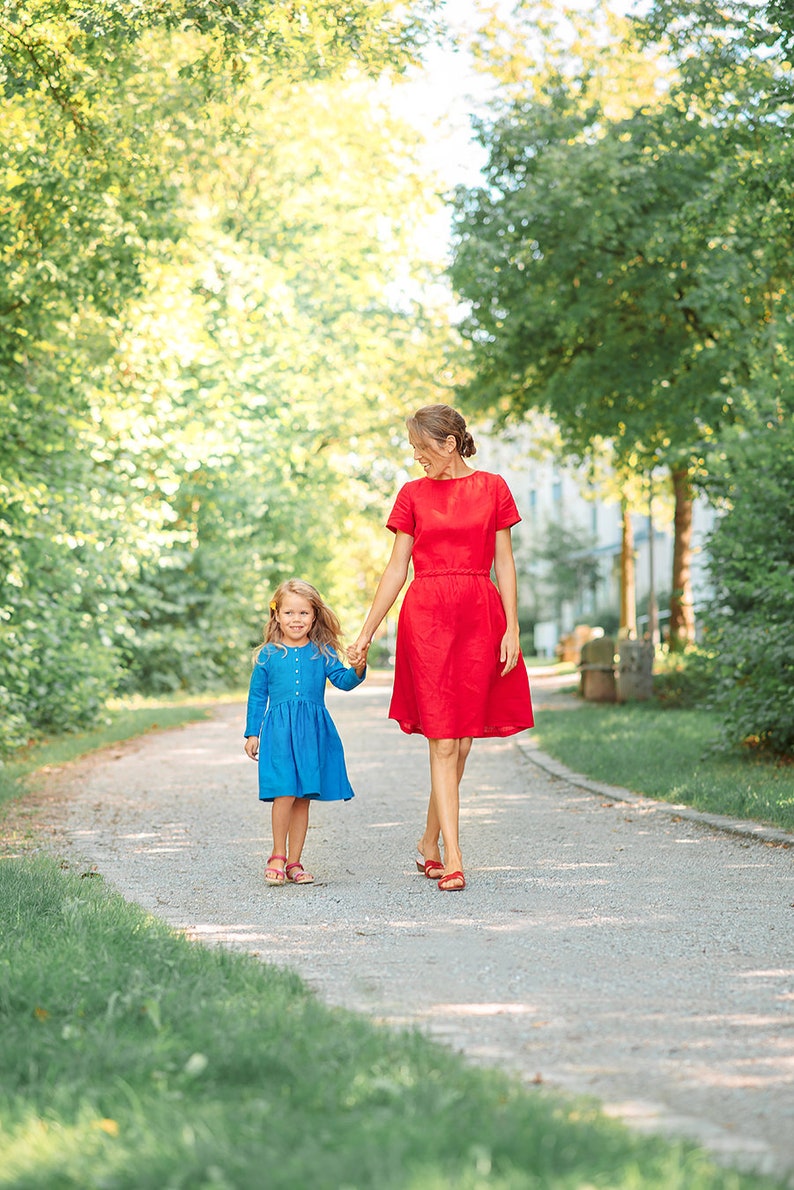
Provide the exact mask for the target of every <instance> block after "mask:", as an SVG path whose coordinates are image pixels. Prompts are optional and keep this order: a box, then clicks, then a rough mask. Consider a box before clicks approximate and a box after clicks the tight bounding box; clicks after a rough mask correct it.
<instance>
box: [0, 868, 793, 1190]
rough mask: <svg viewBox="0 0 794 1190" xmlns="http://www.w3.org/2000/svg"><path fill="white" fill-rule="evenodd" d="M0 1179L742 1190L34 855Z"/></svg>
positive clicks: (2, 885) (684, 1151) (6, 882)
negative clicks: (337, 1003) (326, 999)
mask: <svg viewBox="0 0 794 1190" xmlns="http://www.w3.org/2000/svg"><path fill="white" fill-rule="evenodd" d="M0 914H1V916H2V922H3V928H2V935H1V936H0V1032H1V1035H2V1049H3V1061H2V1064H1V1068H0V1186H13V1187H15V1188H16V1190H28V1188H30V1190H33V1188H36V1190H61V1188H64V1190H65V1188H67V1187H68V1188H78V1187H79V1190H91V1188H95V1187H96V1188H98V1187H103V1188H106V1190H124V1188H129V1190H180V1188H185V1190H198V1188H206V1190H210V1188H211V1190H228V1188H234V1190H249V1188H250V1190H259V1188H260V1187H264V1186H267V1187H272V1188H273V1190H282V1188H283V1190H293V1188H295V1187H303V1186H305V1187H312V1188H313V1190H341V1188H343V1187H348V1188H358V1187H362V1188H363V1187H373V1188H374V1187H377V1188H378V1190H390V1188H392V1187H395V1188H396V1187H399V1188H401V1190H414V1188H415V1190H420V1188H421V1190H443V1188H451V1187H455V1188H456V1190H475V1188H485V1187H489V1188H490V1187H493V1188H497V1190H522V1188H524V1187H526V1188H541V1187H553V1188H554V1190H582V1188H583V1187H585V1186H587V1187H594V1188H597V1187H604V1188H607V1187H609V1188H610V1190H676V1188H680V1190H711V1188H720V1190H751V1188H753V1190H761V1188H762V1187H772V1186H775V1185H779V1183H775V1182H773V1181H771V1180H768V1179H764V1178H760V1177H754V1176H750V1175H742V1174H739V1173H737V1172H733V1171H729V1170H725V1169H722V1168H720V1167H718V1166H716V1165H715V1164H713V1163H712V1161H711V1160H710V1158H709V1157H708V1156H707V1155H706V1154H705V1153H704V1152H703V1151H702V1150H699V1149H697V1148H696V1147H694V1146H692V1145H690V1144H670V1143H668V1142H666V1141H662V1140H659V1139H656V1138H648V1137H640V1136H637V1135H635V1134H632V1133H630V1132H628V1131H627V1130H626V1129H625V1128H624V1127H623V1126H621V1125H620V1124H618V1123H616V1122H615V1121H611V1120H608V1119H607V1118H605V1117H604V1116H602V1115H601V1114H599V1112H598V1110H597V1109H596V1108H595V1107H594V1106H593V1105H592V1104H590V1103H589V1102H585V1101H579V1100H576V1101H574V1100H572V1099H564V1098H561V1097H557V1096H553V1095H551V1094H550V1093H548V1092H547V1091H546V1090H544V1089H542V1088H538V1089H532V1090H525V1089H522V1088H521V1087H519V1085H518V1084H517V1083H516V1082H514V1081H511V1080H510V1079H508V1078H507V1077H506V1076H504V1075H503V1074H500V1073H498V1072H494V1071H485V1070H479V1069H476V1068H474V1067H470V1066H468V1065H467V1064H466V1063H465V1062H464V1060H463V1059H462V1058H461V1057H459V1056H458V1055H456V1054H454V1053H452V1052H451V1051H448V1050H446V1049H444V1048H443V1047H441V1046H439V1045H437V1044H434V1043H431V1042H429V1041H427V1040H426V1039H423V1038H422V1037H421V1036H420V1035H419V1034H418V1033H407V1032H395V1031H392V1030H389V1029H386V1028H385V1027H378V1026H377V1025H375V1024H372V1023H370V1022H369V1021H367V1020H366V1019H364V1018H361V1017H357V1016H354V1015H353V1014H350V1013H346V1012H343V1011H341V1010H336V1009H330V1008H326V1007H324V1006H323V1005H322V1004H321V1003H320V1002H319V1001H318V1000H317V999H316V998H315V997H314V996H313V994H312V993H310V992H309V991H308V990H307V988H306V986H305V985H304V984H303V983H302V982H301V981H300V980H299V979H298V978H297V976H295V975H293V974H291V973H289V972H283V971H280V970H277V969H275V968H271V967H267V966H263V965H262V964H260V963H258V962H256V961H255V960H254V959H253V958H248V957H247V956H242V955H232V954H229V953H228V952H225V951H223V950H220V949H212V950H211V949H205V948H202V947H201V946H199V945H197V944H194V943H190V942H188V941H187V940H185V939H184V938H183V937H181V936H179V935H177V934H175V933H173V932H172V931H171V930H169V929H168V928H167V927H166V926H165V925H164V924H163V923H161V922H159V921H157V920H156V919H153V918H152V917H150V916H147V915H145V914H144V913H143V912H142V911H141V910H139V909H138V908H136V907H135V906H130V905H128V904H126V903H125V902H124V901H122V900H121V899H120V898H119V897H118V896H116V895H115V894H113V893H111V892H110V891H109V890H108V889H107V888H106V886H105V885H104V884H103V882H102V880H101V878H98V877H94V878H89V874H88V873H82V875H81V873H80V872H69V871H63V870H60V869H59V868H58V866H57V865H56V864H55V863H54V862H53V861H51V860H44V859H41V858H38V859H30V858H28V859H23V860H15V859H6V860H0Z"/></svg>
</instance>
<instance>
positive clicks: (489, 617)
mask: <svg viewBox="0 0 794 1190" xmlns="http://www.w3.org/2000/svg"><path fill="white" fill-rule="evenodd" d="M520 520H521V518H520V516H519V515H518V509H517V508H516V505H515V501H514V500H513V497H512V495H511V494H510V489H509V488H508V486H507V484H506V483H505V481H504V480H503V479H502V477H501V476H500V475H493V474H491V473H489V472H487V471H473V472H472V473H471V474H470V475H465V476H461V477H460V478H459V479H428V478H426V477H425V478H423V479H415V480H413V481H412V482H411V483H407V484H405V485H404V487H402V488H401V489H400V491H399V492H398V494H397V499H396V500H395V502H394V508H393V509H392V511H391V515H390V516H389V519H388V521H387V522H386V523H387V526H388V528H389V529H391V530H392V532H395V533H396V532H398V531H399V532H402V533H408V534H410V536H411V537H413V539H414V543H413V550H412V560H413V566H414V578H413V581H412V582H411V584H410V586H409V587H408V590H407V591H406V594H405V599H404V601H403V605H402V609H401V611H400V618H399V621H398V625H397V653H396V658H395V667H394V692H393V694H392V699H391V706H390V707H389V718H390V719H396V720H397V722H398V723H399V725H400V727H401V728H402V730H403V731H404V732H407V733H408V734H412V733H419V734H421V735H424V736H426V737H427V738H428V739H438V740H454V739H462V738H464V737H465V736H473V737H478V738H479V737H482V736H507V735H514V734H515V733H516V732H519V731H523V730H524V729H525V728H527V727H532V724H533V722H534V720H533V717H532V702H531V699H530V694H529V681H528V679H527V671H526V667H525V665H524V659H523V657H521V656H520V655H519V658H518V664H517V665H516V667H515V669H512V670H511V671H510V673H508V674H506V675H505V677H502V676H501V671H502V664H501V663H500V661H499V649H500V646H501V642H502V637H503V635H504V632H505V628H506V623H507V622H506V619H505V613H504V608H503V607H502V600H501V598H500V596H499V591H498V589H497V587H496V586H495V584H494V583H493V582H492V581H491V567H492V565H493V560H494V550H495V547H496V533H497V530H499V529H508V528H510V526H511V525H515V524H517V523H518V521H520Z"/></svg>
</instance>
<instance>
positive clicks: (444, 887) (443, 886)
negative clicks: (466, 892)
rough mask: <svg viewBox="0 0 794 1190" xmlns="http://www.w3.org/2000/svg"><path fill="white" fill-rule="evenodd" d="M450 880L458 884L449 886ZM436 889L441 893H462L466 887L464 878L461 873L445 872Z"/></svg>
mask: <svg viewBox="0 0 794 1190" xmlns="http://www.w3.org/2000/svg"><path fill="white" fill-rule="evenodd" d="M450 880H456V881H457V880H459V881H460V884H450V883H448V882H449V881H450ZM438 887H439V890H440V891H441V892H462V891H463V889H464V888H465V887H466V877H465V876H464V875H463V873H462V872H447V874H446V876H442V877H441V879H440V880H439V882H438Z"/></svg>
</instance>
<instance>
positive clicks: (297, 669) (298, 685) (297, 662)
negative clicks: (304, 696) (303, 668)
mask: <svg viewBox="0 0 794 1190" xmlns="http://www.w3.org/2000/svg"><path fill="white" fill-rule="evenodd" d="M292 651H293V653H294V654H295V686H296V690H295V697H296V698H300V696H301V680H300V653H299V652H298V650H297V649H293V650H292Z"/></svg>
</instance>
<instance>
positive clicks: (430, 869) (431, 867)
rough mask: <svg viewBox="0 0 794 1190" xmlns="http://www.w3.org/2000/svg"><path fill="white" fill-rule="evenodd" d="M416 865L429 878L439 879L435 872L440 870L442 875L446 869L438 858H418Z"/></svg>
mask: <svg viewBox="0 0 794 1190" xmlns="http://www.w3.org/2000/svg"><path fill="white" fill-rule="evenodd" d="M416 867H417V869H418V871H420V872H422V873H423V874H424V875H425V876H427V879H428V880H438V876H434V875H433V873H434V872H438V873H439V875H440V873H441V872H443V871H444V865H443V864H442V863H441V862H440V861H439V860H437V859H424V858H423V859H418V860H417V861H416Z"/></svg>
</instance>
